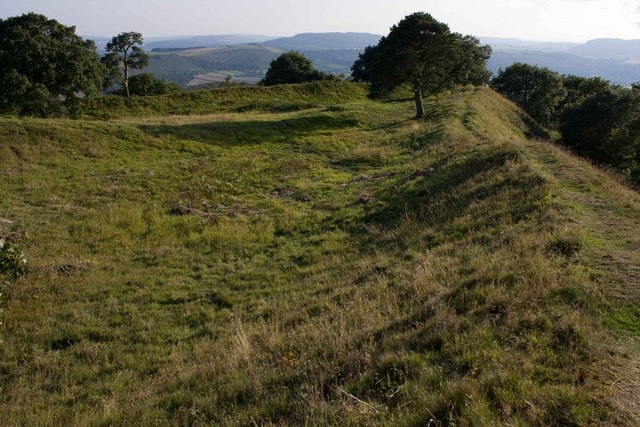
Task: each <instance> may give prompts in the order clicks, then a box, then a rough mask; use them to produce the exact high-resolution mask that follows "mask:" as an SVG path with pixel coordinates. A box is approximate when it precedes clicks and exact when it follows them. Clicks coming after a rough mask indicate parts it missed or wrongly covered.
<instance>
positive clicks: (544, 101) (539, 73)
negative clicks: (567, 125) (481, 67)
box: [491, 63, 567, 124]
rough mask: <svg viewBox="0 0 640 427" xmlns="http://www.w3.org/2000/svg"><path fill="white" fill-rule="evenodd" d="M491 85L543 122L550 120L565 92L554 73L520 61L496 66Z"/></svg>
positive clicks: (558, 77)
mask: <svg viewBox="0 0 640 427" xmlns="http://www.w3.org/2000/svg"><path fill="white" fill-rule="evenodd" d="M491 86H492V87H493V88H494V89H495V90H497V91H498V92H500V93H501V94H503V95H504V96H506V97H507V98H509V99H510V100H512V101H513V102H515V103H516V104H518V105H519V106H521V107H522V108H523V109H524V110H525V111H526V112H527V113H529V115H531V117H533V118H534V119H535V120H537V121H539V122H540V123H543V124H549V123H551V122H552V121H553V119H554V113H555V112H556V109H557V107H558V105H559V104H560V102H561V101H562V100H563V99H565V97H566V95H567V92H566V90H565V89H564V87H563V85H562V77H561V76H560V75H559V74H558V73H555V72H553V71H551V70H549V69H548V68H540V67H536V66H534V65H528V64H523V63H515V64H513V65H511V66H510V67H507V68H505V69H504V70H500V72H499V73H498V75H497V76H496V77H495V78H494V79H493V80H492V81H491Z"/></svg>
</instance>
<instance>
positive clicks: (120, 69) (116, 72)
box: [102, 32, 149, 97]
mask: <svg viewBox="0 0 640 427" xmlns="http://www.w3.org/2000/svg"><path fill="white" fill-rule="evenodd" d="M143 42H144V40H143V38H142V34H140V33H134V32H128V33H120V34H118V35H117V36H115V37H113V39H112V40H111V41H110V42H109V43H107V49H106V50H107V54H106V55H105V56H104V57H103V58H102V62H103V63H104V64H105V66H106V67H107V70H108V72H109V79H110V82H115V83H117V84H119V85H120V86H122V89H123V90H124V94H125V95H126V96H127V97H130V96H131V93H130V92H129V71H130V70H131V69H141V68H144V67H146V66H147V65H149V55H147V54H146V53H145V51H144V50H143V49H142V48H141V47H140V46H142V44H143Z"/></svg>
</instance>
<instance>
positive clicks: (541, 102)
mask: <svg viewBox="0 0 640 427" xmlns="http://www.w3.org/2000/svg"><path fill="white" fill-rule="evenodd" d="M491 86H492V87H493V88H494V89H495V90H496V91H498V92H500V93H502V94H503V95H505V96H506V97H507V98H509V99H511V100H512V101H514V102H515V103H516V104H518V105H520V106H521V107H522V108H523V109H524V110H525V111H526V112H527V113H528V114H529V115H530V116H531V117H532V118H533V119H535V120H536V121H537V122H538V123H540V124H541V125H543V126H546V127H547V128H550V129H554V130H557V131H558V132H559V134H560V138H559V139H558V142H559V143H560V144H562V145H564V146H566V147H568V148H569V149H571V150H572V151H573V152H575V153H576V154H579V155H581V156H584V157H586V158H588V159H590V160H592V161H594V162H595V163H598V164H601V165H605V166H609V167H612V168H614V169H616V170H617V171H618V172H620V173H622V174H624V175H626V176H627V177H629V178H630V179H631V180H632V182H634V183H635V184H636V185H640V85H633V86H632V87H623V86H620V85H616V84H612V83H610V82H608V81H606V80H603V79H601V78H599V77H591V78H586V77H578V76H572V75H560V74H558V73H556V72H553V71H551V70H549V69H548V68H541V67H536V66H532V65H527V64H522V63H516V64H513V65H511V66H510V67H507V68H505V69H504V70H500V71H499V72H498V74H497V75H496V76H495V77H494V78H493V79H492V81H491Z"/></svg>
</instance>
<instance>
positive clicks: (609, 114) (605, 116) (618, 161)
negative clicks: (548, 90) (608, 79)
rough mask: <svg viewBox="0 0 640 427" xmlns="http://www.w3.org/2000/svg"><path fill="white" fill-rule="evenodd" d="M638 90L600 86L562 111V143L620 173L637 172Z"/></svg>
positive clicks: (639, 139)
mask: <svg viewBox="0 0 640 427" xmlns="http://www.w3.org/2000/svg"><path fill="white" fill-rule="evenodd" d="M639 92H640V91H638V89H633V90H629V89H624V88H620V87H616V86H608V85H607V86H603V87H601V88H600V89H599V90H598V91H597V92H595V93H593V94H591V96H589V97H587V98H586V99H584V100H583V101H582V102H580V103H576V104H574V105H572V106H569V107H567V108H566V109H565V111H564V112H563V113H562V116H561V119H560V131H561V133H562V143H563V144H565V145H567V146H569V147H571V148H572V149H573V150H574V151H576V152H577V153H579V154H581V155H584V156H586V157H588V158H589V159H592V160H594V161H596V162H598V163H601V164H606V165H610V166H613V167H615V168H616V169H618V170H620V171H621V172H623V173H627V174H628V173H637V172H636V170H637V169H638V152H639V150H638V147H639V145H640V93H639Z"/></svg>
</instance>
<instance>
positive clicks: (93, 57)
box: [0, 13, 177, 116]
mask: <svg viewBox="0 0 640 427" xmlns="http://www.w3.org/2000/svg"><path fill="white" fill-rule="evenodd" d="M142 43H143V38H142V35H141V34H140V33H136V32H128V33H121V34H118V35H117V36H115V37H113V39H112V41H111V42H109V43H108V44H107V48H106V55H105V56H103V57H102V58H101V57H100V56H99V54H98V51H97V48H96V45H95V43H94V42H93V41H92V40H84V39H83V38H82V37H80V36H78V35H77V34H76V32H75V27H67V26H65V25H62V24H60V23H59V22H57V21H56V20H53V19H48V18H47V17H46V16H43V15H40V14H36V13H27V14H24V15H21V16H16V17H11V18H7V19H4V20H3V19H0V112H2V113H5V114H19V115H35V116H50V115H63V114H74V113H75V112H77V110H78V109H79V108H80V106H81V99H82V98H86V97H92V96H97V95H98V94H100V93H101V92H102V91H103V90H104V89H105V88H109V87H112V86H114V85H118V86H120V87H121V89H120V91H115V92H116V93H121V94H123V95H125V96H130V95H132V94H139V95H148V94H159V93H167V92H170V91H173V90H176V89H177V85H172V84H170V83H167V82H163V81H159V80H157V79H155V78H154V77H153V75H151V74H139V75H135V76H130V75H129V73H130V71H131V70H132V69H141V68H144V67H145V66H146V65H147V64H148V61H149V57H148V55H147V54H146V53H145V52H144V50H142V48H141V46H142Z"/></svg>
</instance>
